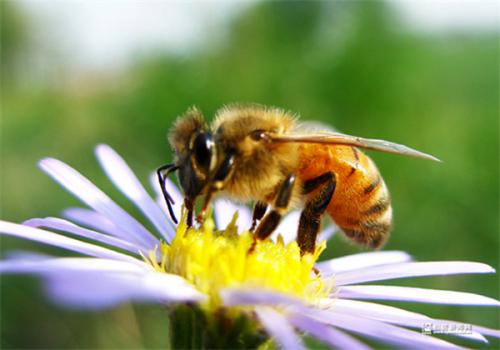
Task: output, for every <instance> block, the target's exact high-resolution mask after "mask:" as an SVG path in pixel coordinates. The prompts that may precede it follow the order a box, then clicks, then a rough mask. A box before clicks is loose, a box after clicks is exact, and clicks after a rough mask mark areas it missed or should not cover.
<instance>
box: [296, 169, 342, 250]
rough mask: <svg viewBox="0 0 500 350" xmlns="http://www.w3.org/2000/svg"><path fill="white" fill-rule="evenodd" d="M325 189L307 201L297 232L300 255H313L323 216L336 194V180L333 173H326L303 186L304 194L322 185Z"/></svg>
mask: <svg viewBox="0 0 500 350" xmlns="http://www.w3.org/2000/svg"><path fill="white" fill-rule="evenodd" d="M323 184H324V187H323V188H322V189H321V191H319V193H318V194H316V195H315V196H314V197H313V198H312V199H310V200H309V201H307V203H306V205H305V207H304V210H302V213H301V214H300V221H299V229H298V232H297V244H298V245H299V247H300V253H301V254H302V255H304V254H305V253H313V252H314V249H315V246H316V236H317V235H318V232H319V228H320V222H321V215H323V213H324V212H325V210H326V208H327V207H328V204H329V203H330V200H331V199H332V196H333V192H335V186H336V180H335V174H334V173H332V172H327V173H324V174H322V175H320V176H318V177H317V178H314V179H311V180H308V181H305V182H304V183H303V185H302V191H303V193H304V194H307V193H310V192H312V191H314V190H315V189H317V188H318V187H319V186H320V185H323Z"/></svg>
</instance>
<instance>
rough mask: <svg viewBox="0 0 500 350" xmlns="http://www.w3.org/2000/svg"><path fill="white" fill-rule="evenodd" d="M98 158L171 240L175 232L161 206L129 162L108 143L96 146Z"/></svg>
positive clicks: (116, 183) (125, 191) (167, 238)
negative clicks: (150, 194)
mask: <svg viewBox="0 0 500 350" xmlns="http://www.w3.org/2000/svg"><path fill="white" fill-rule="evenodd" d="M95 152H96V155H97V159H98V160H99V162H100V163H101V166H102V167H103V169H104V171H105V172H106V174H107V175H108V177H109V178H110V179H111V181H113V183H114V184H115V185H116V187H117V188H118V189H119V190H120V191H121V192H122V193H123V194H125V196H127V197H128V198H129V199H130V200H131V201H132V202H133V203H134V204H135V205H136V206H137V207H138V208H139V209H140V210H141V211H142V213H143V214H144V215H145V216H146V217H147V218H148V219H149V221H151V223H152V224H153V225H154V226H155V227H156V229H157V230H158V231H159V232H160V233H161V235H162V236H163V238H164V239H165V240H166V241H167V242H170V241H171V240H172V239H173V238H174V236H175V232H174V229H173V228H172V226H170V225H169V224H168V223H167V222H168V219H167V217H166V216H165V214H164V212H162V210H161V209H160V207H159V206H158V205H157V204H156V203H155V202H154V201H153V199H151V197H150V196H149V194H148V193H147V192H146V190H145V189H144V187H143V186H142V184H141V183H140V182H139V180H138V179H137V177H136V176H135V174H134V173H133V172H132V170H131V169H130V168H129V166H128V165H127V163H125V161H124V160H123V158H122V157H120V156H119V155H118V154H117V153H116V152H115V151H114V150H113V149H112V148H111V147H109V146H108V145H99V146H97V147H96V151H95Z"/></svg>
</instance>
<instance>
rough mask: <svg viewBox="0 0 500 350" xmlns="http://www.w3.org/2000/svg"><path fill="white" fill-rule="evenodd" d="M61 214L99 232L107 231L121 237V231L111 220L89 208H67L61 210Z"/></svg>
mask: <svg viewBox="0 0 500 350" xmlns="http://www.w3.org/2000/svg"><path fill="white" fill-rule="evenodd" d="M62 216H63V217H65V218H66V219H68V220H71V221H74V222H76V223H77V224H80V225H83V226H86V227H89V228H91V229H94V230H97V231H99V232H103V233H107V234H110V235H112V236H115V237H122V232H121V230H120V228H119V227H118V226H116V225H115V224H114V223H113V222H112V221H111V220H109V219H108V218H107V217H105V216H104V215H102V214H99V213H98V212H96V211H93V210H91V209H84V208H68V209H65V210H64V211H63V212H62Z"/></svg>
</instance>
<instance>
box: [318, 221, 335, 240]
mask: <svg viewBox="0 0 500 350" xmlns="http://www.w3.org/2000/svg"><path fill="white" fill-rule="evenodd" d="M338 230H339V228H338V227H337V225H335V224H334V223H328V224H327V225H326V228H324V229H323V230H322V231H320V233H319V234H318V239H317V241H318V242H321V241H328V240H330V238H332V237H333V236H334V235H335V233H336V232H337V231H338Z"/></svg>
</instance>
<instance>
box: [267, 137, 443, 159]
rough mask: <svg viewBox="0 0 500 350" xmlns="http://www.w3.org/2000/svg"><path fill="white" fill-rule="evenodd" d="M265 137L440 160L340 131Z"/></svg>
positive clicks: (396, 145) (394, 145) (403, 147)
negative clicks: (353, 147)
mask: <svg viewBox="0 0 500 350" xmlns="http://www.w3.org/2000/svg"><path fill="white" fill-rule="evenodd" d="M265 137H266V138H267V139H269V140H271V141H272V142H299V143H319V144H328V145H347V146H355V147H359V148H365V149H371V150H375V151H381V152H387V153H394V154H401V155H405V156H411V157H418V158H424V159H430V160H434V161H437V162H440V160H439V159H438V158H436V157H434V156H431V155H430V154H427V153H423V152H420V151H417V150H415V149H413V148H410V147H407V146H404V145H400V144H397V143H393V142H389V141H385V140H376V139H365V138H362V137H357V136H351V135H345V134H340V133H328V134H327V133H317V134H285V135H277V134H268V135H266V136H265Z"/></svg>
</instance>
